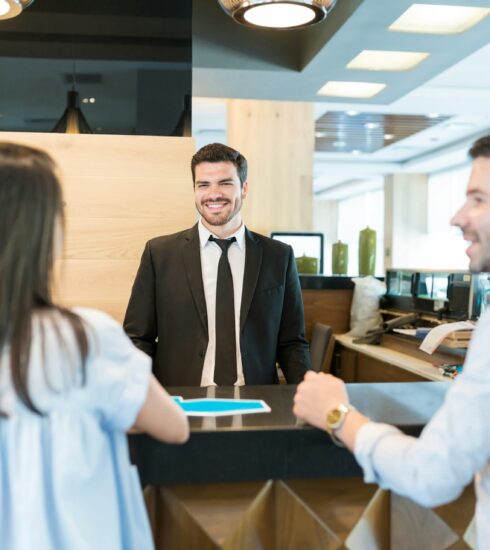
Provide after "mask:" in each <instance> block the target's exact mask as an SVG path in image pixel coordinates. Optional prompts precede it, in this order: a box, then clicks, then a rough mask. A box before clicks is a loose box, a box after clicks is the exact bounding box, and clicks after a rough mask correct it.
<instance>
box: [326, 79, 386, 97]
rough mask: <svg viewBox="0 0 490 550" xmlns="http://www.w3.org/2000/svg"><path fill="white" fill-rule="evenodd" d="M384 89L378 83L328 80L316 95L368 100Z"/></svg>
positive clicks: (383, 85)
mask: <svg viewBox="0 0 490 550" xmlns="http://www.w3.org/2000/svg"><path fill="white" fill-rule="evenodd" d="M384 88H386V84H381V83H380V82H346V81H340V80H330V81H328V82H327V83H326V84H325V85H324V86H322V87H321V88H320V89H319V90H318V92H317V94H318V95H326V96H335V97H351V98H356V99H369V98H371V97H374V96H375V95H376V94H379V92H381V90H383V89H384Z"/></svg>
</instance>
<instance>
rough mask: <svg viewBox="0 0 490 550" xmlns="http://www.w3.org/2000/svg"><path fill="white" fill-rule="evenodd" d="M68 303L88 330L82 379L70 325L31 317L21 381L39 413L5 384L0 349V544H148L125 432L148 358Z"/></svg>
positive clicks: (107, 322)
mask: <svg viewBox="0 0 490 550" xmlns="http://www.w3.org/2000/svg"><path fill="white" fill-rule="evenodd" d="M75 311H76V313H78V314H79V315H80V316H81V317H82V319H83V320H84V321H85V322H86V325H87V326H88V328H89V356H88V359H87V363H86V383H85V385H83V384H81V369H80V364H79V359H78V355H77V347H76V343H75V339H74V335H73V333H72V330H71V328H70V326H69V325H68V323H67V322H66V321H64V320H63V319H58V321H59V322H58V326H59V334H58V332H57V330H56V328H55V326H54V324H53V322H52V321H51V320H50V319H49V318H48V317H46V316H41V315H39V316H37V317H36V318H35V319H34V320H33V328H32V345H31V352H30V361H29V388H30V393H31V396H32V398H33V400H34V402H35V404H36V406H37V407H38V408H40V409H41V411H43V412H44V416H39V415H37V414H35V413H32V412H31V411H29V410H28V409H27V408H26V407H25V406H24V405H23V404H22V403H21V402H20V401H19V399H18V398H17V396H16V394H15V392H14V391H13V388H12V383H11V378H10V368H9V349H8V347H7V348H6V349H4V350H3V352H2V354H1V356H0V410H1V411H2V412H4V413H7V415H8V416H7V417H6V418H1V419H0V547H1V548H2V550H33V549H35V550H58V549H59V550H68V549H69V550H78V549H80V550H81V549H86V550H95V549H104V550H111V549H114V550H123V549H128V550H130V549H131V550H134V549H137V550H146V549H149V548H153V542H152V538H151V531H150V526H149V522H148V518H147V515H146V511H145V507H144V502H143V497H142V492H141V488H140V485H139V482H138V476H137V472H136V471H135V469H134V467H133V466H131V464H130V462H129V454H128V447H127V440H126V435H125V431H126V430H127V429H128V428H129V427H131V425H132V424H133V423H134V421H135V418H136V416H137V414H138V412H139V409H140V408H141V406H142V404H143V402H144V400H145V397H146V393H147V390H148V383H149V375H150V371H151V364H150V359H149V358H148V357H147V356H146V355H145V354H143V353H142V352H141V351H139V350H137V349H136V348H135V347H134V346H133V345H132V343H131V342H130V340H129V339H128V338H127V336H126V335H125V334H124V332H123V330H122V328H121V327H120V326H119V325H118V324H117V323H116V322H115V321H113V320H112V319H111V318H110V317H109V316H107V315H105V314H104V313H101V312H99V311H95V310H87V309H77V310H75ZM41 334H43V335H44V345H43V344H42V338H41ZM60 336H61V339H60ZM43 365H44V366H43Z"/></svg>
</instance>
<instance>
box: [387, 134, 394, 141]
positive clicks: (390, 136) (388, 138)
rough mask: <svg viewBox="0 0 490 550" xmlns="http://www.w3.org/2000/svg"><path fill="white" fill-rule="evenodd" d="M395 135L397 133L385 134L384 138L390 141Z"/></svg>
mask: <svg viewBox="0 0 490 550" xmlns="http://www.w3.org/2000/svg"><path fill="white" fill-rule="evenodd" d="M394 137H395V134H385V135H384V138H385V140H386V141H389V140H390V139H393V138H394Z"/></svg>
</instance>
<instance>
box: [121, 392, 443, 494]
mask: <svg viewBox="0 0 490 550" xmlns="http://www.w3.org/2000/svg"><path fill="white" fill-rule="evenodd" d="M449 387H450V384H447V383H445V382H411V383H383V384H350V385H348V391H349V396H350V399H351V401H352V403H353V405H354V406H356V407H357V408H358V409H359V410H360V411H361V412H363V413H364V414H366V415H367V416H369V417H370V418H371V419H373V420H376V421H379V422H390V423H392V424H395V425H396V426H398V427H399V428H400V429H402V430H403V431H404V432H406V433H409V434H411V435H418V434H419V433H420V431H421V429H422V428H423V426H424V425H425V424H426V423H427V421H428V420H429V419H430V418H431V417H432V415H433V414H434V412H435V411H436V410H437V409H438V408H439V406H440V405H441V403H442V400H443V398H444V395H445V393H446V391H447V390H448V388H449ZM167 389H168V391H169V392H170V393H171V394H172V395H181V396H182V397H184V398H185V399H193V398H197V397H206V396H209V397H212V396H215V397H228V398H229V397H235V398H238V397H241V398H243V399H252V398H253V399H263V400H264V401H266V402H267V404H268V405H269V406H270V407H271V412H270V413H263V414H246V415H235V416H229V417H217V418H214V417H204V418H199V417H191V418H189V420H190V426H191V437H190V440H189V441H188V442H187V443H186V444H185V445H180V446H177V445H167V444H165V443H160V442H157V441H155V440H154V439H152V438H151V437H149V436H147V435H144V434H135V435H130V437H129V439H130V445H131V452H132V457H133V460H134V462H135V463H136V464H137V466H138V469H139V471H140V477H141V480H142V482H143V483H144V484H148V483H151V484H174V483H199V482H216V481H251V480H259V479H295V478H296V479H301V478H318V477H342V476H359V475H361V471H360V469H359V467H358V466H357V464H356V462H355V460H354V458H353V457H352V455H351V454H350V453H349V452H348V451H347V450H346V449H343V448H340V447H337V446H336V445H334V444H333V443H332V442H331V440H330V438H329V437H328V436H327V435H326V434H325V433H324V432H322V431H321V430H318V429H315V428H312V427H311V426H309V425H305V424H303V423H302V422H300V421H298V420H297V419H296V418H295V416H294V415H293V413H292V400H293V396H294V393H295V391H296V387H295V386H244V387H241V388H232V387H219V388H208V389H206V388H167ZM213 394H214V395H213Z"/></svg>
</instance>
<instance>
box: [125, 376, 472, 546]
mask: <svg viewBox="0 0 490 550" xmlns="http://www.w3.org/2000/svg"><path fill="white" fill-rule="evenodd" d="M449 386H450V385H449V384H445V383H433V382H422V383H410V384H352V385H349V387H348V390H349V395H350V397H351V400H352V402H353V404H354V405H355V406H357V408H358V409H359V410H361V411H362V412H364V413H365V414H367V415H368V416H370V417H371V418H372V419H373V420H377V421H390V422H391V423H394V424H396V425H397V426H399V427H400V428H401V429H402V430H403V431H405V432H406V433H410V434H414V435H416V434H418V433H419V432H420V430H421V429H422V427H423V425H425V423H426V422H427V421H428V419H429V418H430V417H431V416H432V414H433V413H434V412H435V410H436V409H437V408H438V407H439V405H440V403H441V401H442V399H443V397H444V395H445V393H446V391H447V389H448V388H449ZM170 392H171V393H172V394H173V395H182V396H183V397H184V398H187V399H188V398H196V397H202V396H206V395H209V394H214V395H215V396H216V397H241V398H245V399H247V398H258V399H263V400H265V401H266V402H267V403H268V404H269V406H270V407H271V409H272V412H271V413H265V414H251V415H236V416H234V417H218V418H216V419H214V418H210V417H207V418H190V425H191V438H190V440H189V441H188V442H187V443H186V444H185V445H183V446H172V445H166V444H163V443H159V442H156V441H154V440H153V439H152V438H150V437H148V436H146V435H143V434H139V435H132V436H130V443H131V447H132V454H133V458H134V461H135V462H136V464H137V465H138V468H139V470H140V475H141V479H142V482H143V483H144V484H149V485H150V486H151V487H149V488H147V489H146V497H147V505H148V510H149V514H150V518H151V521H152V525H153V529H154V535H155V540H156V545H157V548H165V550H172V548H176V549H179V548H185V549H186V550H187V549H188V548H199V550H200V549H201V548H210V549H211V548H213V549H216V548H227V549H234V548H240V549H248V548H251V549H252V548H264V549H271V550H272V549H276V548H277V549H279V548H280V549H283V548H291V549H296V548H340V547H342V545H343V544H344V543H346V541H350V542H349V543H352V544H351V547H352V548H355V547H356V546H355V544H354V542H352V541H354V540H355V539H356V537H357V538H359V537H361V538H363V536H364V535H365V534H366V533H365V532H366V529H367V530H368V531H369V536H371V537H374V538H375V539H376V540H378V541H381V542H380V547H383V544H384V543H382V541H383V540H384V541H385V542H386V540H387V539H386V537H388V538H389V537H390V536H394V534H396V533H398V534H400V532H401V533H403V532H405V531H407V530H408V531H411V530H413V525H411V523H410V522H412V521H414V518H418V519H417V520H416V521H417V522H418V521H420V518H421V517H424V533H422V534H421V536H429V535H430V536H431V537H433V536H434V533H435V532H436V531H437V530H438V529H440V524H441V521H440V518H439V516H437V515H434V514H433V512H430V511H425V510H422V511H421V509H420V508H419V507H418V506H416V505H414V504H413V503H410V502H409V501H408V500H406V499H402V498H401V497H396V496H395V495H391V494H390V493H389V492H386V491H382V490H378V489H377V488H376V487H375V486H373V485H365V484H364V483H363V481H362V479H361V478H360V474H361V472H360V469H359V468H358V466H357V465H356V463H355V461H354V459H353V457H352V456H351V454H350V453H349V452H348V451H347V450H346V449H343V448H340V447H337V446H336V445H334V444H333V443H332V442H331V440H330V438H329V437H328V436H327V435H326V434H325V433H323V432H322V431H320V430H317V429H315V428H312V427H310V426H305V425H304V424H302V423H300V422H298V421H297V420H296V419H295V417H294V415H293V414H292V411H291V409H292V399H293V395H294V392H295V387H292V386H247V387H243V388H226V387H224V388H223V387H221V388H209V389H205V388H170ZM464 498H465V499H466V500H465V502H464V503H463V504H462V503H461V502H460V503H459V505H458V513H457V514H454V516H452V517H453V520H452V523H451V522H449V523H450V527H447V528H446V531H448V530H449V531H454V532H455V533H456V534H455V535H454V536H453V538H454V537H460V535H461V534H462V532H463V531H464V529H465V528H466V520H468V521H467V522H468V523H469V519H470V517H471V507H472V505H471V498H472V497H471V494H470V495H468V494H466V495H465V496H464ZM468 499H469V500H468ZM468 503H469V504H468ZM400 507H401V509H402V511H403V513H402V512H399V511H398V512H396V514H397V517H398V515H400V514H401V515H400V517H401V518H402V520H400V521H399V522H398V523H397V522H393V518H392V515H393V512H392V510H394V509H396V510H400ZM466 509H468V510H469V512H468V513H466V512H464V511H463V512H462V510H466ZM407 510H408V511H407ZM414 510H415V512H414ZM446 516H447V514H446ZM446 516H444V518H446V520H447V517H446ZM407 521H408V524H407ZM388 525H391V533H392V534H391V535H390V529H389V528H388V527H387V526H388ZM397 525H398V527H397ZM444 525H446V524H445V523H444ZM431 526H433V528H432V527H431ZM363 533H364V535H363ZM366 536H367V535H366ZM356 540H357V539H356ZM455 540H457V538H456V539H455ZM385 547H388V546H385ZM418 547H424V544H423V541H422V542H421V544H420V545H419V546H418ZM441 547H442V546H441ZM357 548H362V546H357Z"/></svg>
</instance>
